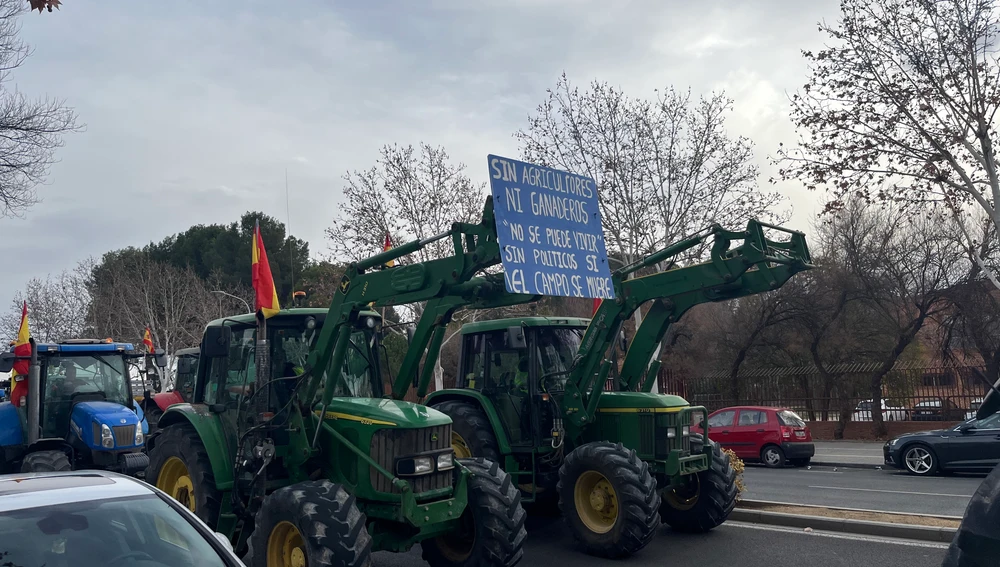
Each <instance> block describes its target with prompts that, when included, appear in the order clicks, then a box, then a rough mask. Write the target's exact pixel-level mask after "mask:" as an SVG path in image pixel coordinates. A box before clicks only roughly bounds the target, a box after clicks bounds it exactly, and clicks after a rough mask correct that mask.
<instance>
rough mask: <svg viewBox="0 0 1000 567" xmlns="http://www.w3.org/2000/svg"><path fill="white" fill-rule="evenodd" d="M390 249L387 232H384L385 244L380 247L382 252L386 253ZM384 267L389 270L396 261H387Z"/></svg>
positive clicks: (390, 243) (390, 244) (390, 242)
mask: <svg viewBox="0 0 1000 567" xmlns="http://www.w3.org/2000/svg"><path fill="white" fill-rule="evenodd" d="M390 248H392V241H391V240H389V231H386V232H385V244H383V245H382V251H383V252H388V251H389V249H390ZM385 265H386V266H388V267H390V268H391V267H393V266H395V265H396V261H395V260H389V261H388V262H386V263H385Z"/></svg>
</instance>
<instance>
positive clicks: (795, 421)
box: [778, 410, 806, 427]
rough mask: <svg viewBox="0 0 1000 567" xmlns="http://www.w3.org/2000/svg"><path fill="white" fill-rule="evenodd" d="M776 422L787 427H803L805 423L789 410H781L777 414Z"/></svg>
mask: <svg viewBox="0 0 1000 567" xmlns="http://www.w3.org/2000/svg"><path fill="white" fill-rule="evenodd" d="M778 421H780V422H781V425H787V426H789V427H805V426H806V422H805V420H803V419H802V418H801V417H799V416H798V414H796V413H795V412H793V411H791V410H781V411H779V412H778Z"/></svg>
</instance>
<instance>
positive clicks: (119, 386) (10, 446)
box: [0, 339, 163, 474]
mask: <svg viewBox="0 0 1000 567" xmlns="http://www.w3.org/2000/svg"><path fill="white" fill-rule="evenodd" d="M35 355H36V357H35V359H34V361H33V363H32V364H33V366H34V368H32V369H31V371H30V372H29V376H28V377H27V378H26V379H27V380H29V388H28V397H27V398H25V399H24V400H23V401H22V404H21V406H19V407H16V408H15V407H14V406H13V404H12V403H10V402H6V403H2V404H0V429H4V430H6V431H7V434H6V435H3V436H0V446H2V449H3V452H4V456H5V460H6V462H7V463H8V464H12V463H16V462H20V463H21V470H22V471H24V472H31V471H33V470H51V469H56V470H70V469H88V468H100V469H107V470H115V471H120V472H124V473H126V474H131V473H135V472H138V471H141V470H143V469H144V468H145V463H146V460H145V455H143V454H142V453H141V451H142V446H143V438H144V429H145V428H146V427H145V420H144V416H143V414H142V410H141V409H140V408H139V407H138V405H136V404H135V403H134V400H133V398H132V391H131V381H130V379H129V367H130V365H131V364H132V363H133V361H134V359H135V358H137V357H140V356H142V355H141V354H138V353H136V351H135V349H134V347H133V346H132V345H131V344H129V343H116V342H112V341H111V340H110V339H108V340H105V341H101V340H97V339H73V340H67V341H62V342H58V343H38V344H35ZM15 358H16V357H15V356H14V355H13V353H12V352H5V353H3V355H2V357H0V371H7V372H9V371H10V370H11V367H12V366H13V363H14V361H15ZM160 362H163V361H162V360H160ZM35 372H37V378H34V377H33V376H32V374H34V373H35ZM33 387H34V388H35V390H36V391H35V392H32V388H33ZM36 396H37V397H36ZM33 399H37V411H32V410H31V407H30V406H31V405H32V403H33V402H32V400H33ZM36 453H37V454H36ZM41 461H45V462H44V463H42V462H41ZM53 463H55V464H53Z"/></svg>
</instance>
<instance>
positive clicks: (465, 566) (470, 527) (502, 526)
mask: <svg viewBox="0 0 1000 567" xmlns="http://www.w3.org/2000/svg"><path fill="white" fill-rule="evenodd" d="M458 462H459V463H460V464H461V465H462V466H463V467H465V468H466V469H468V470H469V472H471V473H472V474H471V475H469V494H468V497H469V502H468V505H467V506H466V508H465V511H464V512H463V513H462V517H461V522H460V523H461V525H462V527H461V529H460V530H459V531H457V532H455V533H452V534H448V535H446V536H440V537H436V538H433V539H427V540H424V541H423V542H421V544H420V546H421V547H422V548H423V558H424V561H427V563H429V564H430V565H431V567H479V566H482V567H511V566H512V565H514V564H516V563H517V562H518V561H520V560H521V557H522V556H523V555H524V540H525V539H526V538H527V537H528V532H527V530H525V527H524V521H525V519H526V518H527V513H525V511H524V508H522V507H521V493H520V491H518V489H517V487H516V486H514V481H513V480H512V479H511V477H510V475H508V474H507V473H506V472H504V470H503V469H502V468H500V465H498V464H497V463H495V462H493V461H488V460H486V459H483V458H482V457H479V458H476V459H459V461H458ZM251 567H253V566H251Z"/></svg>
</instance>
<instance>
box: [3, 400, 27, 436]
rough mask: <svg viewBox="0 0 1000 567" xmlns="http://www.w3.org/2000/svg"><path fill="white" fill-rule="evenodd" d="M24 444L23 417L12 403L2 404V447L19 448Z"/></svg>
mask: <svg viewBox="0 0 1000 567" xmlns="http://www.w3.org/2000/svg"><path fill="white" fill-rule="evenodd" d="M23 443H24V436H23V432H22V431H21V416H20V415H19V414H18V413H17V408H16V407H14V404H12V403H10V402H2V403H0V447H10V446H19V445H21V444H23Z"/></svg>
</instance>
